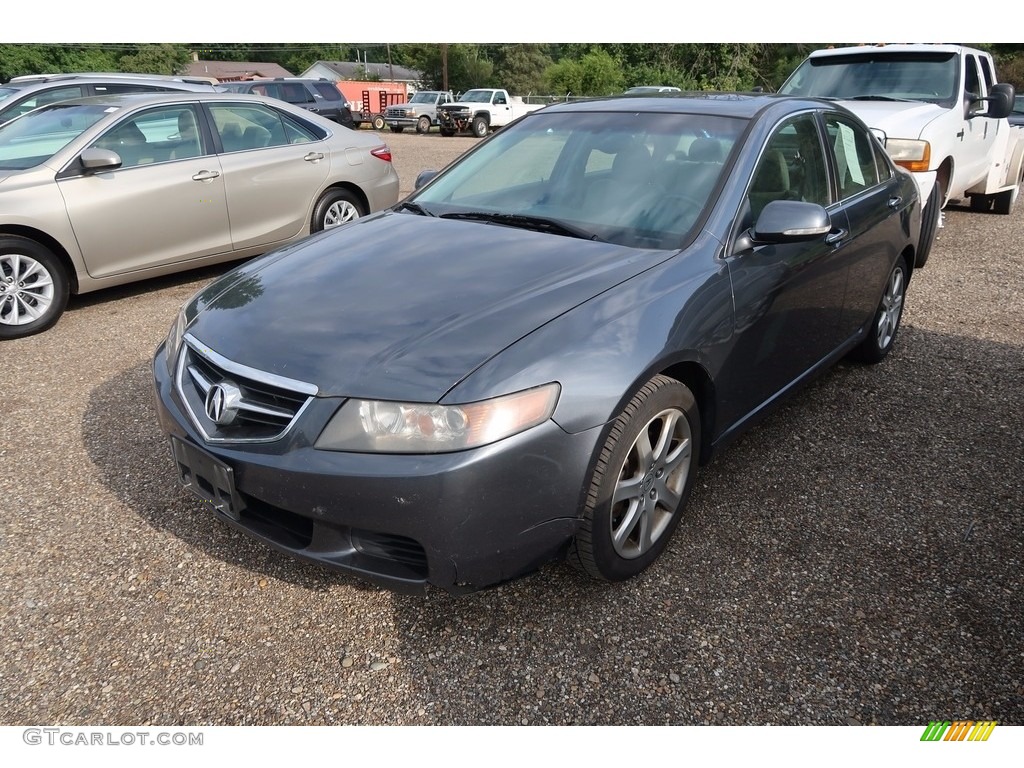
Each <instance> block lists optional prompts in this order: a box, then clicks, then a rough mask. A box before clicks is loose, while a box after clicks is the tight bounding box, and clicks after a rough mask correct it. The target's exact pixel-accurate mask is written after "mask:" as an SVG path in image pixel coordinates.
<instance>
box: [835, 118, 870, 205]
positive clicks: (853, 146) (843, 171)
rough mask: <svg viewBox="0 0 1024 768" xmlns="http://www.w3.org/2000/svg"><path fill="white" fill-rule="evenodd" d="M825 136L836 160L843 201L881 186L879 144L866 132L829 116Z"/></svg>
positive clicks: (845, 120) (844, 119) (847, 122)
mask: <svg viewBox="0 0 1024 768" xmlns="http://www.w3.org/2000/svg"><path fill="white" fill-rule="evenodd" d="M825 132H826V134H827V135H828V138H829V146H830V147H831V149H832V152H833V156H834V158H835V164H836V165H835V167H836V177H837V182H838V183H837V186H838V187H839V198H840V199H841V200H845V199H846V198H848V197H852V196H853V195H856V194H857V193H858V192H861V191H862V190H865V189H867V188H869V187H873V186H875V185H876V184H878V165H877V163H876V162H875V147H876V146H877V142H876V141H875V139H874V138H873V137H872V136H871V135H870V134H869V133H868V132H867V131H865V130H864V129H862V128H861V127H860V126H858V125H856V124H854V123H852V122H850V121H849V120H847V119H846V118H845V117H841V116H839V115H828V116H827V117H826V118H825Z"/></svg>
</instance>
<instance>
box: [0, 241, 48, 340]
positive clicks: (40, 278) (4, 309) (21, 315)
mask: <svg viewBox="0 0 1024 768" xmlns="http://www.w3.org/2000/svg"><path fill="white" fill-rule="evenodd" d="M53 299H54V286H53V276H52V275H51V274H50V272H49V271H48V270H47V269H46V267H44V266H43V265H42V264H40V263H39V262H38V261H36V260H35V259H33V258H32V257H30V256H26V255H24V254H21V253H0V323H2V324H3V325H27V324H28V323H32V322H35V321H36V320H38V319H39V318H40V317H42V316H43V315H44V314H46V312H47V310H49V309H50V307H51V305H52V304H53Z"/></svg>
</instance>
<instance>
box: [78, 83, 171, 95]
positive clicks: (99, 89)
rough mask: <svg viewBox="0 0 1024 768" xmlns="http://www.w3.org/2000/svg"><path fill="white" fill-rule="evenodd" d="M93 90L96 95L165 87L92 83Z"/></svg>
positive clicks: (142, 91)
mask: <svg viewBox="0 0 1024 768" xmlns="http://www.w3.org/2000/svg"><path fill="white" fill-rule="evenodd" d="M92 90H93V92H94V93H95V94H96V95H102V94H105V93H153V92H155V91H166V90H167V88H158V87H156V86H152V85H130V84H124V85H117V84H110V85H94V86H93V87H92Z"/></svg>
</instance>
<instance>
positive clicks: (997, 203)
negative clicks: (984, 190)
mask: <svg viewBox="0 0 1024 768" xmlns="http://www.w3.org/2000/svg"><path fill="white" fill-rule="evenodd" d="M1018 189H1019V187H1014V188H1013V189H1008V190H1006V191H1005V192H1000V193H999V194H997V195H992V210H993V211H995V212H996V213H998V214H1000V215H1002V216H1009V215H1010V214H1011V213H1012V212H1013V209H1014V206H1015V205H1016V204H1017V190H1018Z"/></svg>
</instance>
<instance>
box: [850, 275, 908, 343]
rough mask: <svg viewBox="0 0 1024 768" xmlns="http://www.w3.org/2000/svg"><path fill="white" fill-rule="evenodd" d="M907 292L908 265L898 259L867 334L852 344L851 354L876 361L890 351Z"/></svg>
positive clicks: (898, 326)
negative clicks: (855, 345)
mask: <svg viewBox="0 0 1024 768" xmlns="http://www.w3.org/2000/svg"><path fill="white" fill-rule="evenodd" d="M906 294H907V265H906V263H905V262H904V261H903V259H898V260H897V261H896V264H895V266H894V267H893V268H892V272H890V273H889V279H888V280H887V281H886V283H885V290H884V291H883V292H882V300H881V301H880V302H879V304H878V310H877V311H876V312H875V317H874V319H873V320H872V321H871V327H870V328H869V329H868V335H867V338H865V339H864V341H862V342H861V343H860V345H859V346H857V347H854V349H853V351H852V352H851V353H850V357H852V358H853V359H854V360H859V361H860V362H862V363H878V362H881V360H882V359H883V358H884V357H885V356H886V355H888V354H889V350H890V349H892V345H893V342H895V341H896V332H897V331H898V330H899V329H900V319H901V318H902V317H903V303H904V299H905V298H906Z"/></svg>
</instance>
